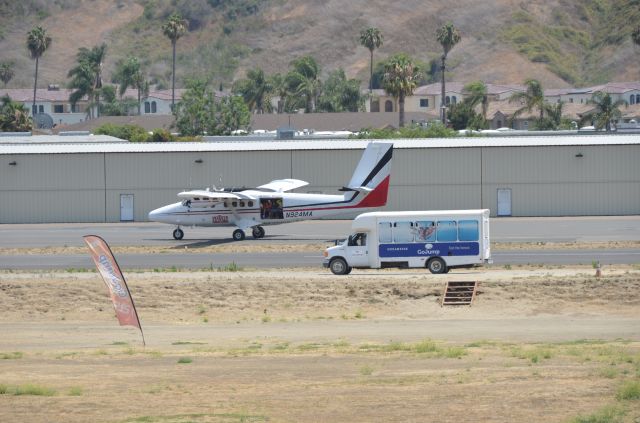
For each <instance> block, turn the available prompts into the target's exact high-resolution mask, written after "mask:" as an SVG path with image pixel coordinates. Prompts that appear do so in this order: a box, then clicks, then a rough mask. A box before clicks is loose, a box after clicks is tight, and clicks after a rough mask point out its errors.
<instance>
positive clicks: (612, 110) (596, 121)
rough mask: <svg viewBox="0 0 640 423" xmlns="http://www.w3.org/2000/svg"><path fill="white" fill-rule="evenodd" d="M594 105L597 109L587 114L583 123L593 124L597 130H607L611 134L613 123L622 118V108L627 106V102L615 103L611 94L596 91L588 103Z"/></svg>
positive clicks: (619, 101)
mask: <svg viewBox="0 0 640 423" xmlns="http://www.w3.org/2000/svg"><path fill="white" fill-rule="evenodd" d="M588 103H589V104H593V105H594V106H595V109H594V110H593V111H591V112H589V113H587V114H585V115H584V116H583V117H582V119H581V123H582V122H589V121H590V122H593V125H594V126H595V128H596V129H598V130H599V129H602V128H605V130H606V131H607V132H611V123H612V122H615V121H617V120H619V119H620V118H621V117H622V112H621V111H620V106H622V105H625V106H626V105H627V102H626V101H625V100H618V101H613V99H612V98H611V96H610V95H609V93H605V92H602V91H596V92H595V93H593V95H592V96H591V99H590V100H589V102H588Z"/></svg>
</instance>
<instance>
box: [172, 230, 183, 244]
mask: <svg viewBox="0 0 640 423" xmlns="http://www.w3.org/2000/svg"><path fill="white" fill-rule="evenodd" d="M183 236H184V232H183V231H182V229H180V228H179V227H178V228H176V230H175V231H173V239H176V240H178V241H179V240H181V239H182V237H183Z"/></svg>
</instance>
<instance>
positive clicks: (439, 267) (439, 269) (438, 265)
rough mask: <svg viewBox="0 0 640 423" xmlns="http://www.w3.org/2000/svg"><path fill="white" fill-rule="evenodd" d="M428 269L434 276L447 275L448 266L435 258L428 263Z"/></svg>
mask: <svg viewBox="0 0 640 423" xmlns="http://www.w3.org/2000/svg"><path fill="white" fill-rule="evenodd" d="M427 269H429V272H431V273H433V274H436V275H437V274H439V273H447V271H448V269H447V264H446V263H445V262H444V260H442V259H441V258H440V257H434V258H432V259H431V260H429V262H428V263H427Z"/></svg>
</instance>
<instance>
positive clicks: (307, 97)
mask: <svg viewBox="0 0 640 423" xmlns="http://www.w3.org/2000/svg"><path fill="white" fill-rule="evenodd" d="M291 65H292V66H293V69H292V70H291V71H290V72H289V73H288V74H287V76H286V80H287V88H288V91H289V94H290V97H291V96H297V97H298V98H300V99H303V100H304V104H305V111H306V112H307V113H313V112H315V111H316V103H317V100H318V97H319V96H320V90H321V87H322V84H321V82H320V66H318V63H317V62H316V60H315V59H314V58H313V57H311V56H303V57H300V58H299V59H295V60H294V61H293V62H291Z"/></svg>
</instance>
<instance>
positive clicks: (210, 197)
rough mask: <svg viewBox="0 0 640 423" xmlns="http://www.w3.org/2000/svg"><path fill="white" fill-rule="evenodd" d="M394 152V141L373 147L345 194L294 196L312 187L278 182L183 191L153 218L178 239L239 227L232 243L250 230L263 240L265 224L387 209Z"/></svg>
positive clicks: (373, 143) (157, 211) (153, 215)
mask: <svg viewBox="0 0 640 423" xmlns="http://www.w3.org/2000/svg"><path fill="white" fill-rule="evenodd" d="M392 153H393V144H391V143H378V142H372V143H369V144H368V145H367V148H366V149H365V151H364V153H363V155H362V158H361V159H360V162H359V163H358V166H357V167H356V170H355V171H354V173H353V176H352V177H351V181H349V183H348V184H347V186H346V187H343V188H342V189H340V191H344V192H345V193H344V194H343V195H328V194H301V193H300V194H299V193H290V192H287V191H290V190H293V189H296V188H300V187H303V186H305V185H309V183H308V182H305V181H301V180H299V179H278V180H275V181H271V182H269V183H268V184H265V185H261V186H259V187H257V188H246V189H245V188H243V189H240V190H238V189H228V188H225V189H220V190H213V191H210V190H209V189H206V190H194V191H185V192H181V193H179V194H178V197H179V198H182V199H183V201H182V202H180V203H174V204H169V205H168V206H164V207H160V208H159V209H155V210H153V211H152V212H150V213H149V220H151V221H154V222H162V223H169V224H172V225H176V226H177V228H176V229H175V230H174V231H173V237H174V238H175V239H182V237H183V236H184V232H183V230H182V229H181V226H232V227H236V228H237V229H235V230H234V231H233V239H234V240H235V241H242V240H243V239H244V238H245V231H246V230H248V229H249V228H251V230H252V231H251V234H252V235H253V237H254V238H262V237H264V234H265V231H264V228H263V227H262V226H263V225H277V224H281V223H288V222H295V221H300V220H308V219H318V218H321V217H327V216H334V215H337V214H341V213H345V212H358V211H360V210H364V209H369V208H372V207H382V206H384V205H385V204H386V203H387V193H388V191H389V178H390V173H391V155H392Z"/></svg>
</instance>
